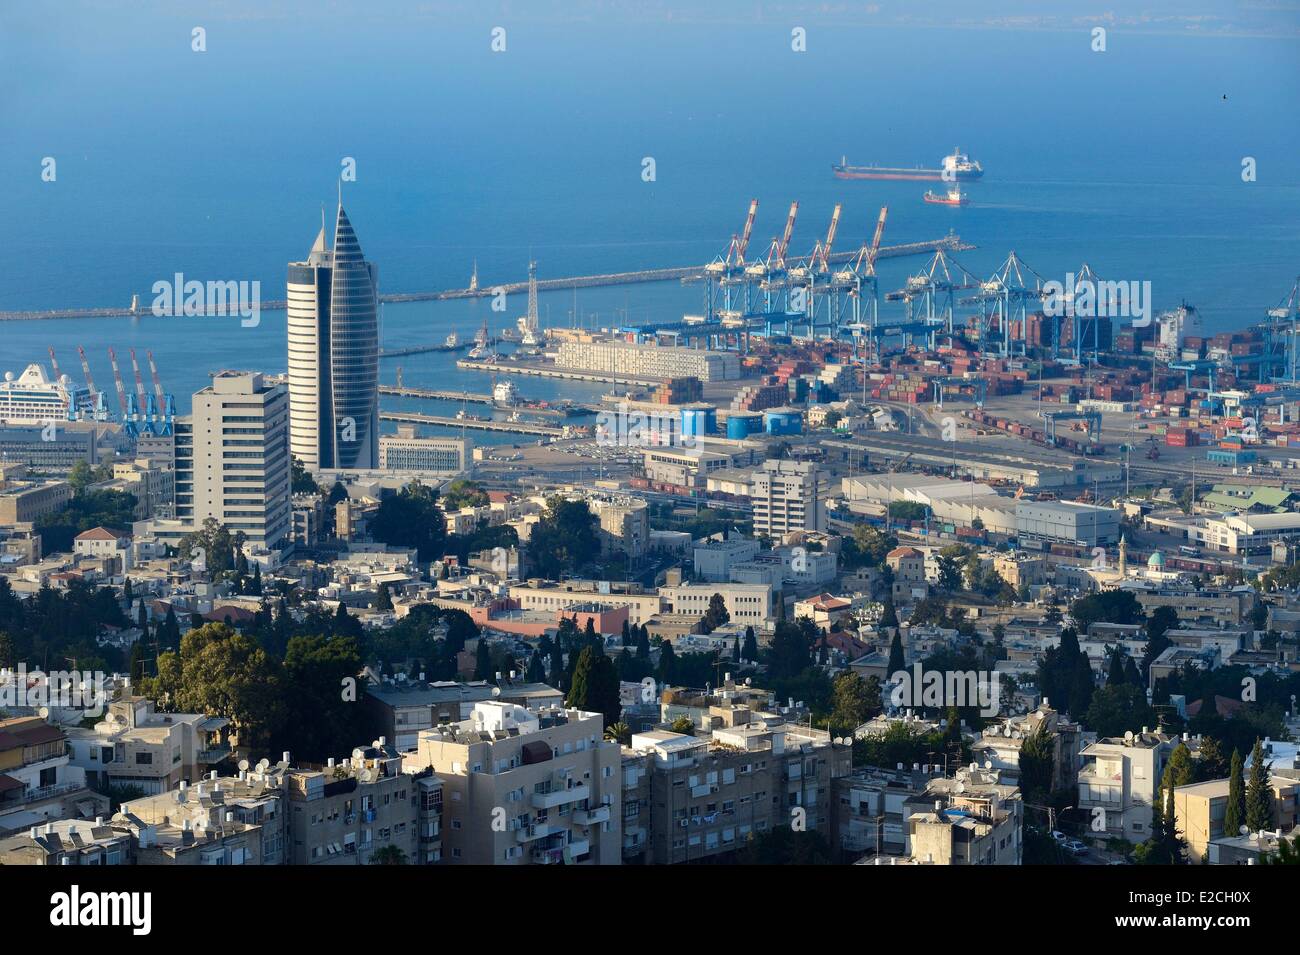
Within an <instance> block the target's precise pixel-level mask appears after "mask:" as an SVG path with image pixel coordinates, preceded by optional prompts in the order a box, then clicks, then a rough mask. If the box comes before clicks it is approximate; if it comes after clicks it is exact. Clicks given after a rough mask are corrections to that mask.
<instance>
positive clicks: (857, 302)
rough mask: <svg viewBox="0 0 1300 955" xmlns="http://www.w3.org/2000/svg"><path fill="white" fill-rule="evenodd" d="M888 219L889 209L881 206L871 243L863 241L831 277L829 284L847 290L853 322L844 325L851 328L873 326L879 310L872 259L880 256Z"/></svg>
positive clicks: (874, 265)
mask: <svg viewBox="0 0 1300 955" xmlns="http://www.w3.org/2000/svg"><path fill="white" fill-rule="evenodd" d="M888 218H889V206H881V207H880V215H879V217H878V218H877V219H876V231H875V233H874V234H873V235H872V237H871V241H870V242H869V243H868V242H864V243H863V244H862V248H860V249H859V250H858V254H857V255H855V256H854V257H853V259H852V260H851V261H850V262H849V264H848V266H847V267H846V268H843V269H840V270H839V271H838V272H836V273H834V274H833V275H832V276H831V281H832V282H833V283H834V285H835V286H836V287H842V288H844V289H845V290H847V292H848V296H849V300H850V301H851V303H852V305H853V322H852V324H851V325H850V326H848V327H849V328H851V329H852V328H861V327H863V326H865V327H866V328H868V329H872V328H875V327H876V319H877V317H878V316H879V307H880V283H879V282H878V281H877V279H876V256H877V255H879V254H880V240H881V239H883V238H884V235H885V222H886V220H887V219H888ZM864 288H865V289H868V290H869V291H870V296H871V297H870V298H867V297H866V296H865V295H864V294H863V289H864ZM858 334H861V333H860V332H859V333H858Z"/></svg>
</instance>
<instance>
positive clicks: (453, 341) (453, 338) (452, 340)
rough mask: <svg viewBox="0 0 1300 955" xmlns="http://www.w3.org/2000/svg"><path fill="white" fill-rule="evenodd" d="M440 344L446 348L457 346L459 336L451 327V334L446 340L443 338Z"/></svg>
mask: <svg viewBox="0 0 1300 955" xmlns="http://www.w3.org/2000/svg"><path fill="white" fill-rule="evenodd" d="M442 344H443V347H445V348H448V349H452V348H457V347H459V345H460V336H459V335H457V334H456V330H455V329H452V332H451V334H450V335H448V336H447V338H446V340H444V341H443V343H442Z"/></svg>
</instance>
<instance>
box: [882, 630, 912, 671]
mask: <svg viewBox="0 0 1300 955" xmlns="http://www.w3.org/2000/svg"><path fill="white" fill-rule="evenodd" d="M906 669H907V658H906V657H905V656H904V655H903V638H902V637H901V636H900V635H899V631H898V630H895V631H894V639H893V640H891V641H890V643H889V665H888V666H886V667H885V676H886V678H890V677H893V675H894V674H895V673H897V672H898V671H899V670H906Z"/></svg>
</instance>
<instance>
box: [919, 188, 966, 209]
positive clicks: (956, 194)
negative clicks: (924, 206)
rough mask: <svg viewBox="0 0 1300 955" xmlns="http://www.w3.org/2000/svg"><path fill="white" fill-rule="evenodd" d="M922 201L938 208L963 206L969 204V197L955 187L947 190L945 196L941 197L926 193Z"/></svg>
mask: <svg viewBox="0 0 1300 955" xmlns="http://www.w3.org/2000/svg"><path fill="white" fill-rule="evenodd" d="M924 199H925V201H926V202H929V203H933V204H934V205H939V206H964V205H966V204H967V203H969V202H970V197H969V196H967V195H966V193H964V192H962V191H961V190H960V189H958V188H957V187H955V186H954V187H953V188H952V189H949V190H948V193H947V195H942V196H941V195H938V194H936V193H934V192H930V191H927V192H926V194H925V196H924Z"/></svg>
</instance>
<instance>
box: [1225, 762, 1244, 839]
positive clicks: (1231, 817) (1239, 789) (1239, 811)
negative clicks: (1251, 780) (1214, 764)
mask: <svg viewBox="0 0 1300 955" xmlns="http://www.w3.org/2000/svg"><path fill="white" fill-rule="evenodd" d="M1245 823H1246V781H1245V778H1244V774H1243V771H1242V763H1241V751H1240V750H1236V749H1234V750H1233V751H1232V768H1231V769H1230V770H1229V771H1228V805H1227V807H1226V808H1225V809H1224V812H1223V834H1224V835H1225V836H1235V835H1237V833H1239V832H1240V831H1241V827H1242V826H1243V825H1245Z"/></svg>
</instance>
